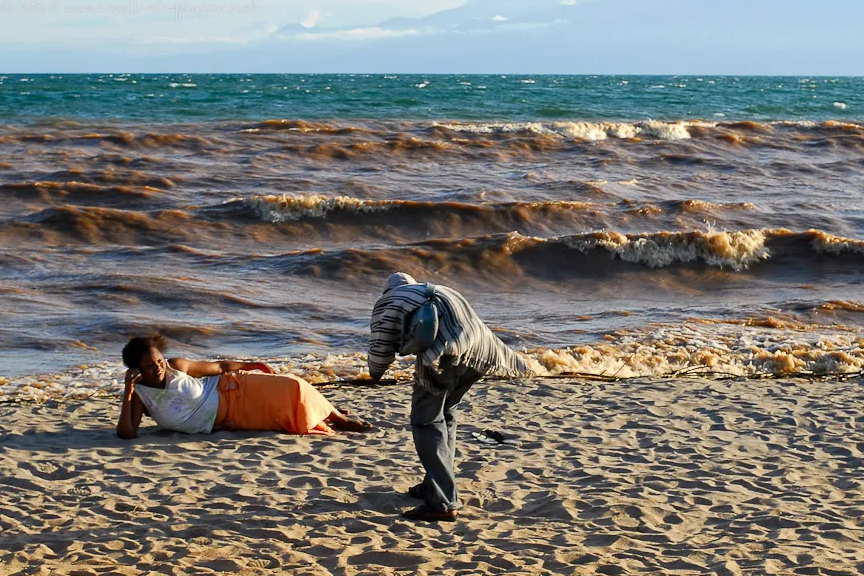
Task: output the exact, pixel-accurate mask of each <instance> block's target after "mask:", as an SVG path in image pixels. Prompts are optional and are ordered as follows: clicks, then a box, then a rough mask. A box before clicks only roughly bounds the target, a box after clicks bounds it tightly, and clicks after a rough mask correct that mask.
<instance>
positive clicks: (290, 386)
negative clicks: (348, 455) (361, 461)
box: [213, 372, 334, 434]
mask: <svg viewBox="0 0 864 576" xmlns="http://www.w3.org/2000/svg"><path fill="white" fill-rule="evenodd" d="M331 412H333V405H332V404H330V402H329V401H328V400H327V399H326V398H324V396H322V395H321V393H320V392H318V390H316V389H315V388H314V387H313V386H312V385H311V384H309V383H308V382H306V381H305V380H303V379H302V378H300V377H299V376H293V375H290V374H284V375H277V374H264V373H261V372H229V373H227V374H223V375H222V376H221V377H220V378H219V411H218V412H217V413H216V423H215V424H214V426H213V428H221V429H223V430H277V431H280V432H288V433H289V434H333V433H334V432H333V430H332V429H331V428H330V427H329V426H328V425H327V423H326V422H325V421H324V420H325V419H326V418H327V417H328V416H330V414H331Z"/></svg>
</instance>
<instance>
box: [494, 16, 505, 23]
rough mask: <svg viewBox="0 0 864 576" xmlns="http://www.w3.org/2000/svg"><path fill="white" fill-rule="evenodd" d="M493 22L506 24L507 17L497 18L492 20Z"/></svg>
mask: <svg viewBox="0 0 864 576" xmlns="http://www.w3.org/2000/svg"><path fill="white" fill-rule="evenodd" d="M492 20H493V21H495V22H506V21H507V17H506V16H495V17H494V18H492Z"/></svg>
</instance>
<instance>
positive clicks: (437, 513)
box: [402, 504, 459, 522]
mask: <svg viewBox="0 0 864 576" xmlns="http://www.w3.org/2000/svg"><path fill="white" fill-rule="evenodd" d="M458 516H459V513H458V512H457V511H456V510H432V509H431V508H429V507H428V506H426V504H423V505H422V506H418V507H417V508H412V509H411V510H405V511H404V512H402V517H403V518H405V519H406V520H421V521H423V522H455V521H456V518H457V517H458Z"/></svg>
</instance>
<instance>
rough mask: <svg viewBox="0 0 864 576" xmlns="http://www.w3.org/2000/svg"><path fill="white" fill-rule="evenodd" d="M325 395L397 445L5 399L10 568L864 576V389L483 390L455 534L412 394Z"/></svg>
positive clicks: (515, 386) (338, 391)
mask: <svg viewBox="0 0 864 576" xmlns="http://www.w3.org/2000/svg"><path fill="white" fill-rule="evenodd" d="M323 391H324V393H325V395H327V396H328V397H329V398H331V399H332V400H333V401H334V402H335V403H336V404H337V405H350V406H351V407H352V408H353V409H354V411H355V412H356V413H357V414H359V415H361V416H362V417H364V418H368V419H370V420H372V421H373V422H374V423H375V424H376V425H377V426H378V430H377V431H376V432H375V433H372V434H369V435H361V434H341V435H339V436H336V437H329V438H328V437H297V436H287V435H278V434H273V433H223V432H219V433H216V434H213V435H209V436H208V435H199V436H187V435H183V434H179V433H170V432H162V431H158V430H157V429H156V428H155V427H153V426H152V422H151V421H149V420H146V419H145V423H148V424H150V425H149V426H147V427H145V428H142V434H141V436H140V437H139V438H138V439H136V440H133V441H123V440H120V439H118V438H117V437H116V436H115V435H114V428H113V427H114V423H115V419H116V416H117V400H116V398H99V399H91V400H88V401H84V402H82V401H77V400H70V401H67V402H60V403H58V402H54V401H49V402H48V403H45V404H15V403H4V404H0V466H2V470H3V474H2V475H0V483H2V484H3V487H4V503H3V505H2V507H0V574H2V575H6V574H82V575H83V574H155V573H159V574H213V573H236V574H277V573H292V574H298V575H301V574H307V575H320V574H334V575H336V574H338V575H359V574H366V575H373V574H374V575H379V574H406V575H407V574H444V575H468V574H472V575H474V574H481V575H485V574H567V575H571V574H610V575H619V574H706V573H716V574H728V575H733V574H832V575H839V574H850V575H852V574H861V573H864V480H862V473H861V472H862V466H864V394H862V382H861V380H860V378H859V379H857V380H856V379H852V380H848V381H819V380H816V381H810V380H769V381H754V380H734V381H710V380H691V379H676V380H657V379H641V380H629V381H619V382H597V381H579V380H567V379H546V380H544V379H539V380H532V381H529V382H527V383H524V384H520V383H510V382H488V383H481V384H479V385H477V386H476V387H475V389H474V390H473V391H472V392H471V393H470V394H469V396H468V398H467V400H466V402H465V403H464V409H463V413H462V426H461V427H460V441H459V449H460V454H459V456H458V465H459V472H458V474H459V478H460V490H461V496H462V499H463V502H464V504H465V507H464V509H463V511H462V515H461V516H460V519H459V521H458V522H457V523H455V524H440V525H437V524H415V523H410V522H407V521H404V520H402V519H401V518H400V517H399V511H400V510H401V509H404V508H407V507H409V506H412V505H413V504H414V502H413V501H412V500H410V499H409V498H408V497H407V496H405V495H404V494H403V493H404V491H405V490H406V489H407V488H408V487H409V486H410V485H411V484H412V483H414V482H415V481H416V480H417V479H418V477H419V474H420V469H419V465H418V463H417V459H416V456H415V454H414V451H413V447H412V444H411V434H410V429H409V427H408V425H407V410H408V399H409V393H410V389H409V387H408V386H407V385H397V386H387V387H379V388H356V387H342V388H335V387H325V388H323ZM484 428H494V429H497V430H500V431H502V432H504V433H505V434H512V435H513V436H515V437H517V438H518V444H517V445H516V446H487V445H484V444H480V443H478V442H477V441H476V440H475V439H474V438H472V436H471V432H472V431H478V430H482V429H484Z"/></svg>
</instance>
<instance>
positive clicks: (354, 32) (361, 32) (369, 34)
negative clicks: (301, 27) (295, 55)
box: [294, 26, 420, 42]
mask: <svg viewBox="0 0 864 576" xmlns="http://www.w3.org/2000/svg"><path fill="white" fill-rule="evenodd" d="M418 34H420V32H419V31H418V30H413V29H411V30H387V29H384V28H379V27H378V26H372V27H369V28H352V29H350V30H332V31H327V32H323V31H322V32H303V33H301V34H297V35H296V36H294V38H296V39H297V40H337V41H343V42H358V41H364V40H381V39H384V38H399V37H402V36H416V35H418Z"/></svg>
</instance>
